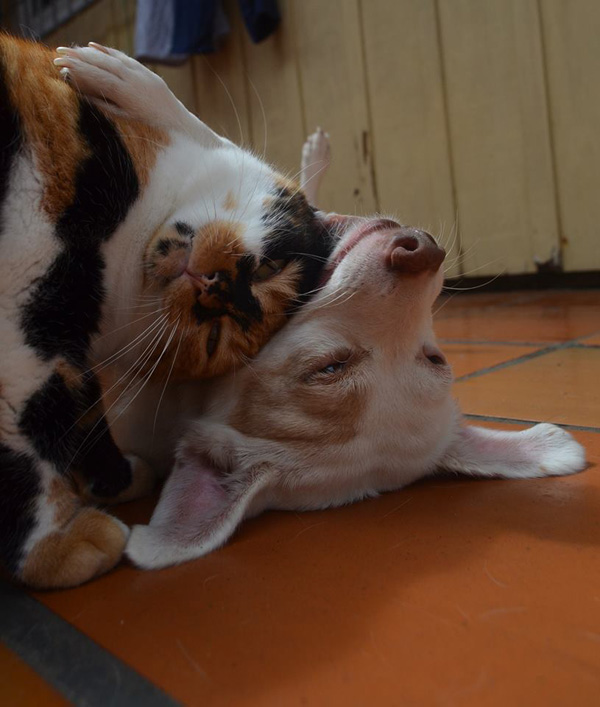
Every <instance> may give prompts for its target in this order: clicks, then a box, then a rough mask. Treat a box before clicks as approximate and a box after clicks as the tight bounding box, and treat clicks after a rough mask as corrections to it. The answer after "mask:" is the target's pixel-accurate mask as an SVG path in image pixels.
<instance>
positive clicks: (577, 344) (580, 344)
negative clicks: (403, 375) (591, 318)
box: [438, 334, 600, 349]
mask: <svg viewBox="0 0 600 707" xmlns="http://www.w3.org/2000/svg"><path fill="white" fill-rule="evenodd" d="M589 336H594V334H590V335H589ZM589 336H588V334H586V335H585V337H580V338H578V339H569V340H568V341H511V340H508V341H506V340H505V341H493V340H492V341H488V340H487V339H443V338H439V339H438V341H439V342H440V343H441V344H442V345H443V344H464V345H465V346H468V345H470V344H472V345H473V346H532V347H535V348H538V349H541V348H548V347H549V346H561V345H562V346H567V345H570V346H572V347H573V348H575V349H600V344H586V343H585V339H586V338H589Z"/></svg>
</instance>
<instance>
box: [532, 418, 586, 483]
mask: <svg viewBox="0 0 600 707" xmlns="http://www.w3.org/2000/svg"><path fill="white" fill-rule="evenodd" d="M522 435H523V436H524V438H525V439H526V440H527V443H528V444H529V445H531V451H532V452H533V453H534V456H535V458H536V460H537V462H538V464H537V466H538V470H539V473H538V474H536V475H537V476H562V475H565V474H575V473H577V472H578V471H583V469H585V468H586V465H587V464H586V458H585V449H584V448H583V447H582V446H581V445H580V444H579V442H577V441H576V440H575V439H574V438H573V436H572V435H571V434H569V432H567V431H566V430H563V429H562V428H561V427H557V426H556V425H551V424H548V423H541V424H539V425H535V426H534V427H531V428H530V429H528V430H524V431H523V432H522Z"/></svg>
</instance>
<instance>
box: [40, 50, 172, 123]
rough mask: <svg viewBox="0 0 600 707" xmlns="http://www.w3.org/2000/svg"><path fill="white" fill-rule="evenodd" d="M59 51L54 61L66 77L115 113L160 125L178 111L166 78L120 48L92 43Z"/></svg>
mask: <svg viewBox="0 0 600 707" xmlns="http://www.w3.org/2000/svg"><path fill="white" fill-rule="evenodd" d="M56 52H57V54H59V56H58V58H56V59H55V60H54V64H55V65H56V66H58V67H59V68H60V70H61V73H62V74H63V75H64V76H65V78H68V79H69V80H70V81H71V82H72V83H73V85H74V86H75V87H76V88H77V90H78V91H80V92H81V93H82V94H84V95H85V96H86V97H87V98H89V99H90V100H92V102H94V103H96V104H99V105H100V106H101V107H102V108H103V109H105V110H107V111H109V112H111V113H113V114H116V115H118V116H123V117H127V118H132V119H134V120H142V121H144V122H146V123H150V124H153V125H157V126H160V125H163V124H168V121H169V115H170V113H171V112H172V111H176V110H177V99H176V98H175V97H174V96H173V94H172V93H171V91H170V89H169V87H168V86H167V84H166V83H165V82H164V81H163V79H162V78H161V77H160V76H158V75H157V74H155V73H154V72H152V71H150V69H147V68H146V67H145V66H143V65H142V64H140V63H139V62H138V61H136V60H135V59H132V58H131V57H129V56H127V55H126V54H124V53H123V52H120V51H118V50H117V49H111V48H109V47H104V46H102V45H101V44H96V43H95V42H90V44H89V46H87V47H58V48H57V50H56Z"/></svg>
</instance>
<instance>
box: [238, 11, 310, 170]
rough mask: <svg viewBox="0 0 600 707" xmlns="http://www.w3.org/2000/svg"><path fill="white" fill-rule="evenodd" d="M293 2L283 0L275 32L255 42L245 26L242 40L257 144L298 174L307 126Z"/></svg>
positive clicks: (270, 157)
mask: <svg viewBox="0 0 600 707" xmlns="http://www.w3.org/2000/svg"><path fill="white" fill-rule="evenodd" d="M291 4H292V0H280V2H279V8H280V11H281V14H282V23H281V26H280V27H279V29H278V30H277V32H275V34H274V35H272V36H271V37H269V38H268V39H266V40H265V41H264V42H261V43H260V44H253V43H252V42H251V40H250V38H249V37H248V36H247V33H246V31H245V30H244V33H243V37H244V39H243V42H244V56H245V60H246V69H247V72H248V77H249V79H250V81H251V82H252V84H253V86H254V89H253V88H252V87H251V86H249V94H248V95H249V106H250V116H251V128H252V138H253V144H254V147H255V149H256V150H257V152H258V153H259V154H262V153H263V151H264V152H265V156H266V159H267V160H269V161H271V162H273V163H274V164H275V166H276V167H277V168H279V169H282V170H284V171H286V172H287V173H288V174H290V175H297V174H298V170H299V169H300V154H301V149H302V144H303V142H304V138H305V136H306V126H305V123H304V118H303V110H302V98H301V93H300V84H299V79H298V66H297V63H296V56H295V32H296V29H295V27H294V26H293V18H292V12H291ZM263 110H264V113H263ZM265 121H266V136H267V138H266V150H265V149H264V145H265Z"/></svg>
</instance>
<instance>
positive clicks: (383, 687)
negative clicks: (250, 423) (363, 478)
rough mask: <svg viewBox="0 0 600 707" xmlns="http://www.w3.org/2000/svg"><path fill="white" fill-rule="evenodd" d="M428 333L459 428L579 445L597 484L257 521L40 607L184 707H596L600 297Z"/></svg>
mask: <svg viewBox="0 0 600 707" xmlns="http://www.w3.org/2000/svg"><path fill="white" fill-rule="evenodd" d="M438 325H439V326H438V331H439V333H440V336H441V337H443V338H445V339H449V340H450V342H452V341H454V343H450V342H448V345H447V346H446V351H447V353H448V356H449V358H450V360H451V361H454V362H455V363H456V373H457V377H459V378H460V377H463V376H464V379H463V380H459V381H458V382H457V383H456V396H457V398H458V399H459V401H460V402H461V404H462V406H463V407H464V409H465V411H466V412H468V413H470V414H472V415H474V416H477V415H480V416H491V417H496V418H502V419H500V420H499V421H498V422H497V423H495V426H505V427H509V428H513V429H514V428H515V425H516V424H517V423H516V422H515V421H519V420H550V421H554V422H561V423H564V424H568V425H573V426H575V427H583V428H586V429H573V434H574V435H575V436H576V437H577V439H579V440H580V441H581V442H582V443H583V444H584V445H585V446H586V447H587V450H588V456H589V460H590V462H591V466H590V468H589V469H588V470H587V471H585V472H583V473H581V474H579V475H576V476H572V477H566V478H553V479H539V480H530V481H510V482H509V481H471V480H465V479H460V480H439V479H438V480H431V481H428V482H424V483H420V484H417V485H415V486H413V487H410V488H408V489H405V490H403V491H401V492H398V493H394V494H388V495H386V496H383V497H381V498H378V499H374V500H372V501H368V502H363V503H360V504H357V505H354V506H351V507H347V508H341V509H338V510H330V511H326V512H320V513H306V514H292V513H287V514H286V513H268V514H265V515H263V516H261V517H259V518H257V519H255V520H253V521H251V522H248V523H245V524H244V526H243V527H242V529H241V531H240V532H239V533H238V534H237V535H236V537H235V538H234V540H233V541H232V542H231V543H230V544H229V545H227V546H226V547H225V548H223V549H221V550H219V551H217V552H215V553H213V554H211V555H209V556H207V557H206V558H203V559H201V560H199V561H196V562H192V563H189V564H186V565H183V566H180V567H177V568H173V569H168V570H164V571H160V572H154V573H145V572H140V571H137V570H134V569H133V568H131V567H128V566H122V567H120V568H118V569H117V570H116V571H115V572H112V573H111V574H109V575H107V576H105V577H103V578H102V579H100V580H98V581H96V582H93V583H91V584H89V585H87V586H84V587H80V588H78V589H75V590H71V591H63V592H55V593H47V594H39V595H37V599H39V600H40V601H41V602H43V603H44V604H45V605H46V606H48V607H50V608H51V609H52V610H53V611H55V612H57V613H58V614H59V615H60V616H62V617H64V618H65V619H66V620H67V621H69V622H70V623H71V624H72V625H74V626H75V627H76V628H78V629H79V630H80V631H82V632H85V633H86V634H87V635H89V636H91V637H92V638H93V639H94V640H95V641H97V642H98V643H99V644H100V645H101V646H103V647H105V648H106V649H108V650H109V651H110V652H112V653H113V654H114V655H116V656H117V657H118V658H120V659H121V660H122V661H125V662H126V663H128V664H129V665H131V666H133V667H134V668H135V669H136V670H137V671H139V672H140V673H141V674H142V675H144V676H145V677H147V678H148V679H149V680H151V681H153V682H155V683H156V684H158V685H159V686H161V687H162V688H163V689H164V690H165V691H166V692H168V693H169V694H170V695H172V696H173V697H174V698H176V699H177V700H180V701H181V702H184V703H186V704H192V705H194V704H198V705H200V704H202V705H248V706H254V705H256V706H259V705H260V706H261V707H263V706H271V705H272V706H273V707H279V706H281V705H286V706H287V705H344V706H347V705H473V706H475V705H476V706H477V707H482V706H485V705H494V706H496V705H497V706H500V705H502V706H504V705H527V706H528V707H535V706H537V705H540V706H541V705H544V706H548V705H557V706H558V705H567V704H569V705H578V706H582V705H590V706H591V705H597V704H598V700H599V699H600V697H599V696H600V469H599V468H598V464H599V463H600V347H598V343H599V342H600V292H555V293H512V294H509V295H507V294H497V295H490V294H486V295H475V296H473V295H469V296H463V297H460V296H457V297H454V298H453V299H451V300H450V301H449V302H448V303H447V304H446V305H444V306H443V308H442V309H441V310H440V311H439V314H438ZM575 339H577V341H574V340H575ZM593 344H595V346H596V348H595V347H594V346H593ZM586 345H588V346H587V347H586ZM488 369H491V370H488ZM482 424H490V423H489V422H482ZM149 508H150V506H149V504H148V503H147V502H146V503H141V504H137V505H132V506H130V507H129V508H124V509H123V513H124V515H125V516H126V517H127V518H128V519H130V520H131V519H133V518H134V517H137V518H143V517H145V516H146V515H147V513H148V512H149ZM0 660H5V657H4V656H2V654H0ZM15 674H16V675H17V678H15V679H17V680H24V679H25V678H20V677H19V675H20V673H18V672H17V673H15ZM0 683H1V681H0ZM31 690H32V692H31V701H30V704H34V699H35V695H34V687H33V686H32V688H31ZM36 694H37V693H36ZM2 696H3V693H2V688H0V701H2V703H3V704H8V702H7V701H6V700H5V699H4V700H3V699H2ZM37 704H39V702H38V703H37Z"/></svg>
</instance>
